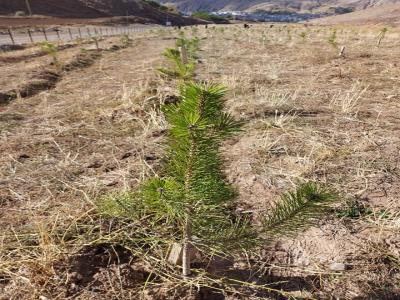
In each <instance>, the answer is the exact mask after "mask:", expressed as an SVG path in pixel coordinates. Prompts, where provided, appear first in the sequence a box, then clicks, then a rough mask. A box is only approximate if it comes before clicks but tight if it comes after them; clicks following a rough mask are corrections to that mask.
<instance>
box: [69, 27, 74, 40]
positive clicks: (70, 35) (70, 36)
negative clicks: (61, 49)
mask: <svg viewBox="0 0 400 300" xmlns="http://www.w3.org/2000/svg"><path fill="white" fill-rule="evenodd" d="M68 33H69V38H70V39H71V41H72V40H73V39H74V38H73V37H72V32H71V28H68Z"/></svg>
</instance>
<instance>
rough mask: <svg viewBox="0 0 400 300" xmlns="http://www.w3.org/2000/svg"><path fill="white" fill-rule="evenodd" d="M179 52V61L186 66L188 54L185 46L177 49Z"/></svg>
mask: <svg viewBox="0 0 400 300" xmlns="http://www.w3.org/2000/svg"><path fill="white" fill-rule="evenodd" d="M179 51H180V52H181V60H182V62H183V63H184V64H185V65H187V64H188V63H189V59H188V53H187V49H186V47H185V46H182V47H179Z"/></svg>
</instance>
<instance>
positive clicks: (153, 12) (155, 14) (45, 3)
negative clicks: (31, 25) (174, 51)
mask: <svg viewBox="0 0 400 300" xmlns="http://www.w3.org/2000/svg"><path fill="white" fill-rule="evenodd" d="M30 2H31V9H32V13H33V14H34V15H40V16H51V17H59V18H107V17H114V16H127V15H129V16H136V17H138V18H139V19H140V20H142V21H143V22H154V23H165V21H166V20H167V19H168V20H170V21H172V22H173V23H175V24H182V25H183V24H188V23H193V22H194V20H191V19H187V18H182V17H181V16H178V15H176V14H171V13H167V12H164V11H160V10H158V9H157V8H155V7H153V6H151V5H149V4H147V3H145V2H144V1H141V0H35V1H30ZM17 11H24V12H25V13H27V7H26V4H25V0H2V1H1V3H0V15H6V16H13V15H14V14H15V13H16V12H17Z"/></svg>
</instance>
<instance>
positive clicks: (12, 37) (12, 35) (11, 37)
mask: <svg viewBox="0 0 400 300" xmlns="http://www.w3.org/2000/svg"><path fill="white" fill-rule="evenodd" d="M8 34H9V35H10V39H11V42H12V43H13V45H15V40H14V34H13V32H12V29H11V27H10V28H8Z"/></svg>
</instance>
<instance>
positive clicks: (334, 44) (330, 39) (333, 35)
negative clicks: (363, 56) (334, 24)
mask: <svg viewBox="0 0 400 300" xmlns="http://www.w3.org/2000/svg"><path fill="white" fill-rule="evenodd" d="M328 43H329V45H331V46H332V47H333V48H335V49H337V47H338V45H337V31H336V29H334V30H332V32H331V34H330V35H329V37H328Z"/></svg>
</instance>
